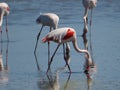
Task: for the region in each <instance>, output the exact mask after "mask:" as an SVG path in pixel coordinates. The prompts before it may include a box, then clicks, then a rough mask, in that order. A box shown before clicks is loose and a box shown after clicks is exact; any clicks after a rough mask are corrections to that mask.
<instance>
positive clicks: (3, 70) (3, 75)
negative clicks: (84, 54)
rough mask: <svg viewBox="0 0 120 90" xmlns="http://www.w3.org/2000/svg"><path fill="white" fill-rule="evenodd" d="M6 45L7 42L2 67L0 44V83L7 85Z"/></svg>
mask: <svg viewBox="0 0 120 90" xmlns="http://www.w3.org/2000/svg"><path fill="white" fill-rule="evenodd" d="M8 43H9V42H7V47H6V62H5V65H4V62H3V51H4V50H3V47H2V44H3V43H1V52H0V83H4V84H5V83H7V82H8V80H9V79H8V70H9V68H8Z"/></svg>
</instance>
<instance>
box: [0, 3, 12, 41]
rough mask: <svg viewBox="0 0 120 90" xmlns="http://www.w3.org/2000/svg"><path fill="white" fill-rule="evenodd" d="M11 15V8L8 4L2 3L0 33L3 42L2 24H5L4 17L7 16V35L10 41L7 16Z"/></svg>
mask: <svg viewBox="0 0 120 90" xmlns="http://www.w3.org/2000/svg"><path fill="white" fill-rule="evenodd" d="M9 13H10V8H9V6H8V4H7V3H5V2H2V3H0V32H1V41H2V23H3V16H6V33H7V39H8V41H9V37H8V28H7V16H8V15H9Z"/></svg>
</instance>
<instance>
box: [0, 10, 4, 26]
mask: <svg viewBox="0 0 120 90" xmlns="http://www.w3.org/2000/svg"><path fill="white" fill-rule="evenodd" d="M3 15H4V12H3V10H2V8H0V26H2V22H3Z"/></svg>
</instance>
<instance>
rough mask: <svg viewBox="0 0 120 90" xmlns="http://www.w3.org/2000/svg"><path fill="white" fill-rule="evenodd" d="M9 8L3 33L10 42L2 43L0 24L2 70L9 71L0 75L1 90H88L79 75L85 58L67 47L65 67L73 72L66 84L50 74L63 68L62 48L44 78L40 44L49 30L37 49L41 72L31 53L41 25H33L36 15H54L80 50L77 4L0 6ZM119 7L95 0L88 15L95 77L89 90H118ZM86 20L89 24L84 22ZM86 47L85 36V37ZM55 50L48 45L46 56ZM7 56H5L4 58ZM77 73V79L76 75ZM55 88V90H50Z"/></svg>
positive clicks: (51, 0) (40, 0) (15, 1)
mask: <svg viewBox="0 0 120 90" xmlns="http://www.w3.org/2000/svg"><path fill="white" fill-rule="evenodd" d="M4 1H6V2H7V3H8V4H9V6H10V8H11V11H10V15H9V16H8V28H9V37H10V42H9V43H7V42H6V40H7V39H6V33H5V30H4V29H5V22H3V26H2V28H3V30H4V31H3V42H2V43H0V45H1V48H0V49H1V50H2V52H1V54H2V58H3V62H4V65H6V59H7V60H8V62H7V65H8V70H3V71H1V72H0V90H88V84H87V77H86V75H85V74H84V73H83V65H84V62H85V58H84V55H83V54H79V53H77V52H76V51H75V50H74V48H73V46H72V44H70V46H71V52H70V54H71V62H70V67H71V69H72V71H73V72H75V73H72V74H71V76H70V79H69V81H67V80H68V78H69V74H68V73H65V72H63V71H59V72H58V73H57V74H56V73H55V71H56V70H57V69H58V68H59V67H63V66H64V64H65V62H64V59H63V55H62V47H61V48H60V49H59V51H58V52H57V54H56V56H55V58H54V61H53V63H52V66H51V70H52V72H53V73H55V74H52V76H51V77H50V78H48V77H47V76H46V73H45V72H46V70H47V44H43V43H41V38H42V37H43V36H45V35H46V33H47V32H48V30H49V27H44V31H43V32H42V35H41V37H40V41H39V45H38V48H37V59H38V62H39V65H40V71H38V70H37V67H36V61H35V60H36V59H35V56H34V47H35V43H36V37H37V34H38V32H39V30H40V27H41V25H38V24H36V22H35V21H36V18H37V17H38V16H39V14H40V13H45V12H52V13H56V14H58V16H59V18H60V21H59V26H58V27H66V26H69V27H72V28H74V29H75V30H76V32H77V39H78V44H79V46H80V48H84V43H83V38H82V37H80V36H81V35H82V33H83V26H84V25H83V14H84V8H83V5H82V1H81V0H46V1H45V0H4ZM119 6H120V2H119V0H114V1H113V0H99V1H98V3H97V7H96V8H95V9H94V10H93V19H92V49H93V58H94V61H95V64H96V66H97V72H96V74H95V75H94V76H93V78H92V79H91V80H89V82H91V83H92V84H91V85H90V87H91V88H90V89H91V90H113V89H114V90H119V89H120V69H119V64H120V54H119V50H120V45H119V44H120V34H119V33H120V30H119V28H120V7H119ZM88 20H89V18H88ZM87 39H88V45H90V41H89V32H88V34H87ZM55 46H56V44H55V43H51V53H52V52H53V51H54V49H55ZM6 50H8V52H7V53H6ZM77 72H78V73H77ZM53 88H54V89H53Z"/></svg>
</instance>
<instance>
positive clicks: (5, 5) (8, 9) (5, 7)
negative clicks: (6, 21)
mask: <svg viewBox="0 0 120 90" xmlns="http://www.w3.org/2000/svg"><path fill="white" fill-rule="evenodd" d="M0 7H1V8H2V9H3V11H4V16H7V15H8V14H9V13H10V8H9V6H8V4H7V3H4V2H3V3H0Z"/></svg>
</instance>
